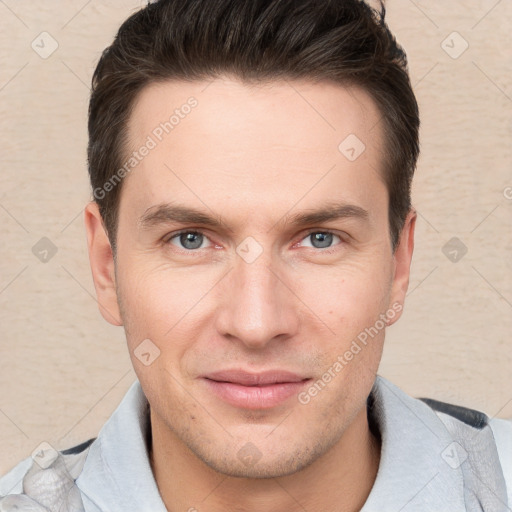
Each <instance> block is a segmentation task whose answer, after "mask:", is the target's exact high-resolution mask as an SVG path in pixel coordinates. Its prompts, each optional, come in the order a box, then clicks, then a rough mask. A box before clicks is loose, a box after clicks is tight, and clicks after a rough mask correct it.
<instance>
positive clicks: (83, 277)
mask: <svg viewBox="0 0 512 512" xmlns="http://www.w3.org/2000/svg"><path fill="white" fill-rule="evenodd" d="M138 5H139V2H138V1H129V0H125V1H123V0H108V1H107V0H105V1H99V0H92V1H89V2H87V1H86V0H76V1H75V0H72V1H68V0H67V1H61V2H57V1H55V0H54V1H47V0H46V1H43V0H39V1H34V0H30V1H28V0H19V1H15V0H1V1H0V41H1V45H2V46H1V47H2V52H1V55H0V137H1V141H2V152H1V159H2V169H1V175H0V176H1V178H0V180H1V187H0V226H1V227H0V229H1V235H2V257H1V259H0V322H1V323H0V325H1V338H0V339H1V342H0V389H1V393H0V442H1V449H0V454H1V455H0V474H3V473H4V472H6V471H7V470H8V469H9V468H10V467H11V466H13V465H14V464H15V463H16V462H18V461H19V460H21V458H24V457H26V456H27V455H29V454H30V453H31V452H32V451H33V450H34V449H35V448H36V446H38V444H39V443H40V442H42V441H48V442H50V443H51V444H52V445H53V446H55V447H56V448H58V449H62V448H66V447H69V446H72V445H73V444H76V443H78V442H80V441H83V440H85V439H88V438H90V437H93V436H96V435H97V432H98V430H99V429H100V427H101V425H102V424H103V423H104V422H105V420H106V419H107V418H108V417H109V415H110V413H111V412H112V411H113V409H114V408H115V407H116V406H117V404H118V403H119V401H120V400H121V398H122V396H123V394H124V393H125V391H126V390H127V388H128V387H129V385H130V384H131V383H132V382H133V380H134V378H135V374H134V372H133V370H132V369H131V363H130V360H129V357H128V354H127V351H126V348H125V342H124V336H123V330H122V329H121V328H114V327H112V326H110V325H109V324H107V323H106V322H105V321H104V320H103V319H102V317H101V316H100V314H99V312H98V310H97V305H96V302H95V299H94V288H93V284H92V280H91V275H90V270H89V263H88V258H87V254H86V243H85V233H84V228H83V216H82V209H83V206H84V205H85V203H86V202H87V201H88V199H89V198H90V192H89V188H88V176H87V171H86V160H85V148H86V142H87V138H86V119H87V102H88V93H89V87H88V84H89V82H90V77H91V74H92V71H93V69H94V66H95V64H96V62H97V60H98V58H99V56H100V53H101V51H102V49H103V48H104V47H105V46H106V45H107V44H109V43H110V41H111V39H112V38H113V36H114V34H115V31H116V29H117V27H118V25H119V24H120V22H121V21H122V20H123V19H124V18H125V17H126V16H127V15H128V14H129V13H130V12H131V11H132V10H133V9H134V8H136V7H137V6H138ZM511 21H512V2H510V1H509V0H502V1H497V0H452V1H450V2H446V1H444V0H436V1H432V0H429V1H427V0H415V1H414V2H413V1H412V0H389V1H388V23H389V25H390V27H391V28H392V30H393V31H394V32H395V34H396V35H397V39H398V40H399V42H400V43H401V44H403V45H404V46H405V48H406V50H407V52H408V56H409V60H410V69H411V77H412V81H413V83H414V86H415V91H416V94H417V97H418V100H419V103H420V108H421V115H422V131H421V136H422V157H421V160H420V163H419V168H418V171H417V177H416V183H415V187H414V197H413V200H414V204H415V206H416V207H417V209H418V211H419V214H420V218H419V222H418V226H417V237H416V254H415V260H414V264H413V269H412V282H411V288H410V292H409V296H408V301H407V303H406V310H405V314H404V317H403V318H402V320H401V321H400V322H399V323H398V324H397V325H396V326H393V327H392V328H391V329H390V330H389V331H388V335H387V342H386V343H387V345H386V349H385V355H384V359H383V362H382V366H381V371H380V373H381V374H382V375H383V376H385V377H387V378H389V379H391V380H392V381H394V382H395V383H396V384H397V385H399V386H400V387H402V389H404V390H405V391H407V392H408V393H410V394H412V395H415V396H430V397H434V398H437V399H440V400H445V401H450V402H455V403H459V404H462V405H466V406H471V407H474V408H478V409H481V410H484V411H485V412H486V413H487V414H489V415H491V416H495V415H497V416H500V417H512V372H511V363H512V350H511V346H510V334H511V332H512V258H511V256H512V229H511V228H512V199H511V198H512V189H507V187H512V166H511V163H512V155H511V153H512V144H511V139H512V116H511V113H512V55H511V50H510V49H511V48H512V37H511V30H510V28H511ZM43 31H46V32H48V33H49V34H50V35H51V37H52V38H54V39H55V40H56V41H57V42H58V49H57V50H56V51H55V52H54V53H53V54H52V55H51V56H49V57H48V58H46V59H43V58H41V57H40V56H39V55H38V54H37V53H36V52H35V51H34V50H33V49H32V47H31V43H32V41H33V40H35V41H36V43H35V44H39V45H40V46H41V45H42V43H40V40H41V37H43V36H39V34H40V33H41V32H43ZM454 31H456V32H458V34H459V35H457V34H455V35H454V34H452V33H453V32H454ZM44 37H48V36H44ZM462 38H463V39H462ZM45 41H46V43H45V48H46V49H48V48H50V39H46V40H45ZM443 41H446V42H445V43H444V44H443ZM38 42H39V43H38ZM466 42H467V43H466ZM465 44H469V47H468V48H467V50H466V51H465V52H464V53H462V54H461V55H460V56H458V58H453V56H455V55H456V54H458V53H460V51H461V50H462V49H463V48H464V46H465ZM443 47H444V48H446V50H447V51H448V52H449V53H451V54H452V56H450V55H448V54H447V53H446V51H445V50H443ZM36 48H37V47H36ZM41 50H42V48H40V51H41ZM340 142H341V141H340ZM507 191H508V193H507ZM507 196H508V198H507ZM42 237H48V238H49V239H50V240H51V241H52V242H53V244H55V246H56V247H57V249H58V251H57V253H56V255H55V256H54V257H52V258H51V259H50V260H49V261H48V262H47V263H43V262H41V261H40V260H39V259H37V258H36V257H35V256H34V254H33V253H32V247H33V246H34V245H35V244H36V243H37V242H38V241H39V240H40V239H41V238H42ZM452 237H457V238H458V239H459V240H460V241H461V242H462V243H464V244H465V246H466V247H467V249H468V252H467V254H465V255H464V257H463V258H462V259H460V261H458V262H456V263H455V262H452V261H450V259H448V258H447V257H446V256H445V254H444V253H443V252H442V248H443V246H444V245H445V244H446V243H447V242H448V241H449V240H450V239H451V238H452ZM459 255H460V253H459Z"/></svg>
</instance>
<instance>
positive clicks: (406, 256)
mask: <svg viewBox="0 0 512 512" xmlns="http://www.w3.org/2000/svg"><path fill="white" fill-rule="evenodd" d="M416 217H417V215H416V211H415V210H412V209H411V211H410V212H409V214H408V215H407V217H406V219H405V222H404V227H403V228H402V232H401V233H400V240H399V242H398V246H397V248H396V250H395V254H394V255H393V264H394V276H393V282H392V286H391V298H390V305H391V304H400V306H401V307H400V308H399V310H398V308H393V309H395V311H396V313H397V314H396V315H395V316H394V317H393V319H389V322H388V325H392V324H394V323H395V322H396V321H397V320H398V319H399V318H400V316H401V313H402V310H403V304H404V302H405V296H406V294H407V289H408V288H409V276H410V269H411V261H412V253H413V251H414V228H415V227H416Z"/></svg>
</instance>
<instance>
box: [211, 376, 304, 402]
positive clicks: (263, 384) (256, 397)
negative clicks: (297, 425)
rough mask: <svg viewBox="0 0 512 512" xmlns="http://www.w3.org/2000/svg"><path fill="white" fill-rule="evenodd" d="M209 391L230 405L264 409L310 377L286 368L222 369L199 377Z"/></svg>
mask: <svg viewBox="0 0 512 512" xmlns="http://www.w3.org/2000/svg"><path fill="white" fill-rule="evenodd" d="M202 379H203V381H204V382H205V384H206V386H207V387H208V389H209V391H210V392H212V393H213V394H214V395H215V396H217V397H218V398H220V399H221V400H223V401H224V402H227V403H229V404H231V405H233V406H234V407H238V408H242V409H268V408H272V407H276V406H277V405H280V404H282V403H284V402H285V401H286V400H288V399H289V398H291V397H292V396H294V395H297V394H298V393H299V392H300V391H301V389H303V388H304V387H305V386H306V385H307V383H308V382H309V381H311V380H312V379H311V378H309V377H304V376H301V375H298V374H296V373H293V372H289V371H286V370H271V371H266V372H260V373H250V372H246V371H244V370H226V371H221V372H215V373H211V374H208V375H206V376H203V377H202Z"/></svg>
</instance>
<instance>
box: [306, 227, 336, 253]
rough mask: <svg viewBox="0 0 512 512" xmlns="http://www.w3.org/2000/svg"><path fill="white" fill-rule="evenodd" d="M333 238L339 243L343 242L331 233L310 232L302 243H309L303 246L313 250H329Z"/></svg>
mask: <svg viewBox="0 0 512 512" xmlns="http://www.w3.org/2000/svg"><path fill="white" fill-rule="evenodd" d="M334 238H337V239H338V240H339V241H340V242H342V241H343V240H342V239H341V237H340V236H339V235H336V234H334V233H331V232H330V231H312V232H310V233H308V235H306V237H305V238H303V239H302V241H304V240H307V241H309V242H310V243H309V245H308V244H305V246H306V247H313V248H315V249H329V248H331V247H332V243H333V240H334Z"/></svg>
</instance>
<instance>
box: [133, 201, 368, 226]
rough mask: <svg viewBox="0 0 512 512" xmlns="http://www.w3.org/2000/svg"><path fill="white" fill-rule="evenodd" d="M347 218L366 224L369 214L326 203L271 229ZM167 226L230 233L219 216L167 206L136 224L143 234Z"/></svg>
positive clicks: (156, 208)
mask: <svg viewBox="0 0 512 512" xmlns="http://www.w3.org/2000/svg"><path fill="white" fill-rule="evenodd" d="M347 218H352V219H356V220H362V221H367V220H368V218H369V213H368V211H367V210H365V209H364V208H361V207H360V206H357V205H351V204H345V203H328V204H327V205H324V206H322V207H321V208H319V209H313V208H311V209H308V210H305V211H303V212H300V213H295V214H291V215H290V214H285V215H284V216H283V217H281V219H280V220H278V221H277V222H276V223H275V224H274V226H272V228H271V229H273V228H274V227H275V226H276V225H278V224H279V225H283V224H284V225H286V224H288V225H290V226H291V227H297V226H301V225H311V224H319V223H322V222H329V221H334V220H340V219H347ZM170 223H179V224H202V225H204V226H209V227H212V228H223V229H225V230H228V231H231V229H230V228H229V226H228V225H227V224H226V223H225V222H224V221H223V220H222V218H221V217H220V216H215V215H210V214H208V213H205V212H203V211H201V210H197V209H195V208H190V207H187V206H182V205H177V204H169V203H163V204H158V205H155V206H151V207H150V208H148V209H147V210H146V211H145V212H144V214H143V215H142V217H141V218H140V220H139V225H140V227H141V229H143V230H149V229H151V228H153V227H155V226H158V225H161V224H170Z"/></svg>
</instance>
